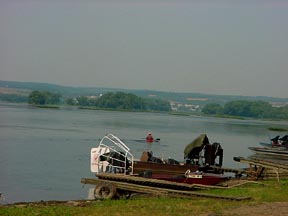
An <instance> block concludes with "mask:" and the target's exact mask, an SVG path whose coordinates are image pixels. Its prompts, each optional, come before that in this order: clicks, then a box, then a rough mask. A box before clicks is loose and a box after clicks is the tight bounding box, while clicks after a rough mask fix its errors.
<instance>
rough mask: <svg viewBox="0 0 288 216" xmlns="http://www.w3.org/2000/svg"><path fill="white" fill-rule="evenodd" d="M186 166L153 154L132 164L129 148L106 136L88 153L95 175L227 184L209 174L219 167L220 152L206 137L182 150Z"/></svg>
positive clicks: (219, 146)
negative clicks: (111, 174) (107, 174)
mask: <svg viewBox="0 0 288 216" xmlns="http://www.w3.org/2000/svg"><path fill="white" fill-rule="evenodd" d="M216 157H219V163H218V164H216ZM184 159H186V161H185V162H183V163H179V162H178V161H176V160H173V159H168V160H162V159H160V158H157V157H154V156H153V154H152V152H143V154H142V156H141V158H140V160H134V157H133V155H132V154H131V152H130V149H129V147H128V146H126V145H125V143H123V142H122V141H121V140H120V139H119V138H118V137H116V136H114V135H112V134H108V135H106V136H105V137H103V138H102V140H101V141H100V144H99V146H98V148H92V149H91V171H92V172H94V173H103V172H105V173H115V174H116V173H123V174H124V175H132V176H134V175H135V176H142V177H146V178H152V179H161V180H167V181H172V182H180V183H187V184H204V185H214V184H218V183H219V182H221V181H224V180H227V177H225V176H223V175H222V174H219V173H217V174H215V173H211V171H212V172H213V171H214V170H213V169H212V170H211V165H214V166H221V165H222V159H223V149H222V148H221V145H220V144H219V143H213V144H209V140H208V137H207V136H206V134H202V135H200V136H199V137H198V138H196V139H195V140H194V141H192V142H191V143H190V144H188V145H187V146H186V148H185V149H184Z"/></svg>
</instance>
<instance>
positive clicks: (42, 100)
mask: <svg viewBox="0 0 288 216" xmlns="http://www.w3.org/2000/svg"><path fill="white" fill-rule="evenodd" d="M60 98H61V95H60V94H58V93H52V92H48V91H32V92H31V93H30V94H29V97H28V103H29V104H38V105H45V104H59V103H60Z"/></svg>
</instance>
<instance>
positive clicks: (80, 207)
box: [0, 179, 288, 216]
mask: <svg viewBox="0 0 288 216" xmlns="http://www.w3.org/2000/svg"><path fill="white" fill-rule="evenodd" d="M287 191H288V179H283V180H280V182H279V183H278V182H277V181H276V180H266V181H261V182H259V183H257V184H251V183H250V184H246V185H243V186H239V187H234V188H230V189H210V190H208V191H205V193H212V194H218V195H229V196H251V197H252V199H251V200H248V201H229V200H216V199H207V198H197V197H193V198H191V199H176V198H157V197H148V196H140V197H135V198H131V199H128V200H104V201H91V202H85V203H83V202H80V203H79V202H73V201H70V202H65V203H61V204H59V203H58V204H55V203H54V204H53V203H52V204H51V203H50V204H45V202H43V203H40V204H39V203H38V204H35V203H34V204H33V203H22V204H18V205H16V204H15V205H9V206H1V207H0V215H95V216H96V215H119V216H122V215H123V216H128V215H139V216H140V215H141V216H142V215H181V216H185V215H199V214H200V215H201V214H204V215H207V214H212V213H213V214H216V215H221V214H222V213H223V212H224V211H225V212H227V211H231V212H233V211H234V210H235V208H238V207H239V206H244V207H245V208H249V207H251V206H255V205H257V204H261V203H270V202H288V193H287Z"/></svg>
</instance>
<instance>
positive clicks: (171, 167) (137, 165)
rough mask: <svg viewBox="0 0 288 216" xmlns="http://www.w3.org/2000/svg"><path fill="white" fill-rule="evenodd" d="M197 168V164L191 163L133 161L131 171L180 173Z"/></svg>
mask: <svg viewBox="0 0 288 216" xmlns="http://www.w3.org/2000/svg"><path fill="white" fill-rule="evenodd" d="M198 169H199V166H198V165H192V164H183V165H179V164H164V163H153V162H143V161H134V163H133V173H135V174H139V173H143V172H145V171H147V170H149V171H151V172H152V173H153V174H168V175H180V174H183V173H185V172H186V171H187V170H191V171H192V172H194V171H197V170H198Z"/></svg>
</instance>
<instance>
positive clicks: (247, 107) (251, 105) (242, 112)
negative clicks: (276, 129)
mask: <svg viewBox="0 0 288 216" xmlns="http://www.w3.org/2000/svg"><path fill="white" fill-rule="evenodd" d="M202 112H203V113H204V114H209V115H228V116H241V117H248V118H259V119H282V120H287V119H288V105H286V106H283V107H272V105H271V104H270V103H268V102H265V101H246V100H237V101H231V102H228V103H226V104H225V105H224V106H222V105H220V104H215V103H212V104H207V105H206V106H205V107H203V109H202Z"/></svg>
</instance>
